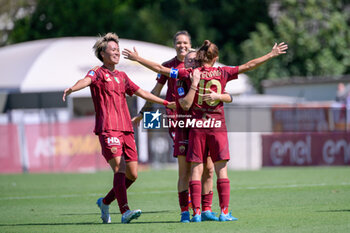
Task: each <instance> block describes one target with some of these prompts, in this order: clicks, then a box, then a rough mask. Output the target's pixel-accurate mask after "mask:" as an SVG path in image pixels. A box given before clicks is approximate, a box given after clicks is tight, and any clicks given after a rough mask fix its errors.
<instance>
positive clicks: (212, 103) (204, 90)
mask: <svg viewBox="0 0 350 233" xmlns="http://www.w3.org/2000/svg"><path fill="white" fill-rule="evenodd" d="M204 82H205V80H203V79H201V80H200V81H199V95H198V105H202V104H203V94H210V91H209V89H210V88H211V87H212V86H216V93H220V94H221V83H220V82H219V81H218V80H216V79H212V80H210V81H209V82H207V84H206V85H205V87H204ZM205 102H206V103H207V104H208V105H209V106H216V105H218V104H219V103H220V100H212V101H209V100H207V101H205Z"/></svg>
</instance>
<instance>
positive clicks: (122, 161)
mask: <svg viewBox="0 0 350 233" xmlns="http://www.w3.org/2000/svg"><path fill="white" fill-rule="evenodd" d="M93 48H94V50H95V55H96V57H97V58H98V59H99V60H100V61H102V62H103V65H102V66H98V67H95V68H93V69H91V70H89V71H88V73H87V75H86V76H85V77H84V78H83V79H80V80H79V81H77V82H76V83H75V84H74V85H73V86H72V87H70V88H67V89H66V90H64V94H63V100H64V101H65V99H66V97H67V96H68V95H70V94H71V93H72V92H75V91H79V90H81V89H83V88H85V87H88V86H89V87H90V91H91V96H92V99H93V102H94V107H95V112H96V114H95V115H96V120H95V129H94V132H95V134H96V135H98V137H99V140H100V144H101V148H102V155H103V156H104V158H105V159H106V161H107V162H108V163H109V165H110V166H111V168H112V170H113V173H114V178H113V185H112V186H113V188H112V189H111V190H110V192H109V193H108V194H107V195H106V196H105V197H104V198H99V199H98V200H97V205H98V207H99V208H100V210H101V218H102V221H103V223H110V222H111V218H110V214H109V205H110V204H111V202H112V201H114V200H115V199H117V201H118V205H119V210H120V212H121V214H122V218H121V222H122V223H129V222H130V221H131V220H133V219H136V218H138V217H139V216H140V215H141V210H139V209H137V210H130V209H129V205H128V200H127V191H126V189H127V187H129V186H130V185H131V184H132V183H133V182H134V181H135V180H136V178H137V167H138V156H137V151H136V144H135V139H134V132H133V128H132V124H131V119H130V114H129V110H128V106H127V103H126V98H125V94H128V95H129V96H132V95H133V94H135V95H137V96H139V97H142V98H144V99H146V100H148V101H152V102H154V103H158V104H163V105H165V106H166V107H171V108H175V103H174V102H172V103H169V102H168V101H166V100H163V99H161V98H159V97H157V96H155V95H153V94H151V93H149V92H147V91H144V90H142V89H141V88H139V87H138V86H137V85H136V84H134V83H133V82H132V81H131V80H130V79H129V77H128V76H127V75H126V74H125V73H124V72H122V71H119V70H116V69H115V65H117V64H118V63H119V59H120V51H119V38H118V36H117V35H116V34H114V33H107V34H106V35H104V36H103V37H100V38H99V39H98V40H97V42H96V43H95V45H94V46H93Z"/></svg>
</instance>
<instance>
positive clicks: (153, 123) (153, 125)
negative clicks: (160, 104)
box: [143, 109, 162, 129]
mask: <svg viewBox="0 0 350 233" xmlns="http://www.w3.org/2000/svg"><path fill="white" fill-rule="evenodd" d="M161 115H162V114H161V113H159V109H158V110H157V111H156V112H144V113H143V119H144V121H143V128H145V129H160V116H161Z"/></svg>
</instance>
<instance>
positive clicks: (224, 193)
mask: <svg viewBox="0 0 350 233" xmlns="http://www.w3.org/2000/svg"><path fill="white" fill-rule="evenodd" d="M216 186H217V189H218V193H219V202H220V208H221V210H224V209H225V210H226V211H227V209H228V205H229V202H230V180H229V179H218V180H217V182H216Z"/></svg>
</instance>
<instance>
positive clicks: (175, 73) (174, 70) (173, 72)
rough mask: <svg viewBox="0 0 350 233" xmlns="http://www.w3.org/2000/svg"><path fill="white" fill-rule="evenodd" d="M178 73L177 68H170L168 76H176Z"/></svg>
mask: <svg viewBox="0 0 350 233" xmlns="http://www.w3.org/2000/svg"><path fill="white" fill-rule="evenodd" d="M178 73H179V70H178V69H174V68H171V70H170V78H177V74H178Z"/></svg>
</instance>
